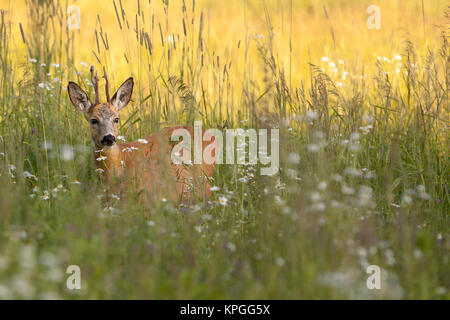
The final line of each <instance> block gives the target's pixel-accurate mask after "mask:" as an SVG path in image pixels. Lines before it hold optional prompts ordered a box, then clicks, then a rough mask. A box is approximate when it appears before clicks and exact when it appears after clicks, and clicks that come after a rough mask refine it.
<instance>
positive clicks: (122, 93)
mask: <svg viewBox="0 0 450 320" xmlns="http://www.w3.org/2000/svg"><path fill="white" fill-rule="evenodd" d="M133 85H134V81H133V78H128V79H127V80H125V82H124V83H122V85H121V86H120V88H119V90H117V92H116V93H115V94H114V95H113V97H112V99H111V103H112V104H113V105H114V106H115V107H116V108H117V109H119V110H122V109H123V108H125V106H126V105H127V104H128V102H130V99H131V94H132V93H133Z"/></svg>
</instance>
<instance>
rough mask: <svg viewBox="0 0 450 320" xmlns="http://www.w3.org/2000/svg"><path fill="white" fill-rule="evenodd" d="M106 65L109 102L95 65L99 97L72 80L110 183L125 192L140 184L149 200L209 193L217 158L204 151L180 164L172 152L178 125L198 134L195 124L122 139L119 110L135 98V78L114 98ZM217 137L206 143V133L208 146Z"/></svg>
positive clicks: (73, 96)
mask: <svg viewBox="0 0 450 320" xmlns="http://www.w3.org/2000/svg"><path fill="white" fill-rule="evenodd" d="M103 71H104V76H103V77H104V78H105V81H106V86H105V89H106V98H107V102H106V103H100V102H99V95H98V77H97V74H96V72H95V70H94V67H93V66H92V67H91V81H92V83H93V85H94V90H95V103H92V102H91V100H90V99H89V97H88V95H87V94H86V92H84V91H83V90H82V89H81V88H80V87H79V86H78V85H77V84H76V83H74V82H69V85H68V93H69V97H70V101H71V102H72V104H73V105H74V106H75V108H76V109H78V110H79V111H81V112H82V113H83V115H84V117H85V118H86V120H87V121H88V122H89V123H90V132H91V137H92V141H93V146H94V159H95V160H94V161H95V165H96V168H97V169H96V171H97V172H100V173H101V175H103V177H104V181H105V182H106V183H107V184H108V186H109V188H110V189H111V190H112V191H113V192H119V193H121V192H122V191H123V190H124V189H125V188H128V189H129V188H130V187H134V188H136V189H135V191H136V192H138V194H142V193H144V194H146V200H150V199H153V200H155V198H156V199H158V198H159V199H162V198H166V199H168V200H171V201H173V202H177V201H183V202H184V201H190V200H192V199H193V198H195V197H197V198H204V197H208V196H209V195H210V183H209V179H210V178H211V177H212V174H213V172H214V167H215V161H213V162H212V163H206V162H205V161H204V159H203V157H202V164H201V165H186V164H179V165H177V164H174V162H173V161H172V159H171V157H170V154H171V150H172V148H173V144H172V143H171V142H170V137H171V135H172V133H173V132H174V130H176V129H180V128H183V129H185V130H187V131H188V132H189V133H190V136H191V137H193V128H192V127H171V128H165V129H162V130H161V131H159V132H157V133H154V134H152V135H149V136H147V137H146V138H145V139H139V140H138V142H128V143H119V142H117V140H118V139H117V137H118V126H119V112H120V111H121V110H122V109H123V108H125V106H126V105H127V104H128V102H129V101H130V99H131V94H132V92H133V78H128V79H127V80H126V81H125V82H124V83H123V84H122V85H121V86H120V88H119V89H118V90H117V92H116V93H115V94H114V95H113V96H112V98H110V97H109V89H108V87H109V83H108V77H107V76H106V72H105V69H103ZM203 134H204V136H205V139H209V140H211V139H212V138H211V137H209V138H208V137H207V134H206V133H205V131H202V136H203ZM190 142H191V141H189V143H190ZM214 143H216V142H215V140H213V142H210V143H206V142H205V141H203V139H202V151H203V150H204V149H205V147H206V146H207V145H210V144H214ZM183 152H186V150H183ZM189 152H190V150H189ZM213 157H214V156H213ZM209 162H211V161H209ZM195 184H197V186H200V187H199V188H197V190H196V191H194V190H193V185H195Z"/></svg>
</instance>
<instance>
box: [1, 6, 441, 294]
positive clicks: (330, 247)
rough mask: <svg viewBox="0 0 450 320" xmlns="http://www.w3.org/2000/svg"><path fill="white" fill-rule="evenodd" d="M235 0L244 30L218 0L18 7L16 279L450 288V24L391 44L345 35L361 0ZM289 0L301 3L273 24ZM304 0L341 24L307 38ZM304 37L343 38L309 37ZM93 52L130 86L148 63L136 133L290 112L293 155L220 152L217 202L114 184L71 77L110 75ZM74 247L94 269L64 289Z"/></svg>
mask: <svg viewBox="0 0 450 320" xmlns="http://www.w3.org/2000/svg"><path fill="white" fill-rule="evenodd" d="M230 3H232V4H231V5H230V7H229V8H228V9H227V10H228V11H226V12H227V13H229V15H225V16H226V17H227V18H226V19H225V20H228V24H229V27H230V28H232V24H233V18H232V14H233V13H234V14H238V13H239V14H241V13H242V15H243V17H244V21H245V23H244V29H242V30H240V34H238V35H236V33H231V34H230V33H229V34H226V33H225V34H224V33H222V34H224V36H223V37H222V36H221V35H220V34H219V32H218V31H217V30H220V31H221V32H223V30H226V28H227V25H226V24H225V23H224V22H223V21H222V20H223V19H224V18H223V17H222V18H220V16H221V15H220V11H217V8H216V6H218V7H219V8H222V9H223V7H221V6H220V5H219V4H217V3H212V2H211V3H209V6H208V5H207V4H202V3H200V4H198V3H195V2H189V3H188V2H187V1H186V2H185V1H182V2H181V3H172V2H170V4H169V2H168V1H163V2H162V3H159V2H158V3H155V2H149V3H147V2H145V1H137V2H136V3H134V4H133V7H132V9H130V7H129V6H130V4H129V3H128V4H127V5H128V7H126V8H125V7H124V3H122V2H121V1H116V0H114V1H112V2H111V3H109V6H110V7H109V8H108V9H106V8H105V10H109V11H108V12H109V13H111V14H108V15H102V11H99V12H98V14H97V13H95V12H94V13H92V12H86V11H82V14H84V15H87V16H89V19H90V20H89V21H92V23H91V24H88V25H85V24H83V26H82V31H71V30H67V28H66V27H65V21H66V20H67V16H66V14H65V12H66V8H65V4H64V3H60V2H59V1H56V2H51V1H37V0H29V1H27V2H26V10H27V12H28V15H27V19H26V20H22V21H19V22H20V25H18V24H17V21H15V20H14V19H13V18H12V17H11V16H10V14H11V12H10V11H5V10H2V11H1V25H0V37H1V44H2V45H1V48H0V65H1V70H0V71H1V72H0V74H1V78H0V88H1V96H0V102H1V103H0V112H1V114H0V152H1V153H0V180H1V183H0V192H1V193H0V194H1V197H0V298H40V299H45V298H72V299H77V298H89V299H91V298H126V299H129V298H194V299H195V298H244V299H249V298H262V299H264V298H280V299H284V298H331V299H336V298H363V299H365V298H368V299H380V298H406V299H408V298H419V299H428V298H439V299H444V298H448V297H449V293H448V285H449V277H448V271H449V270H448V250H449V237H448V235H449V233H448V231H449V229H448V227H449V222H448V212H449V209H450V208H449V190H448V178H449V161H448V154H449V153H448V142H449V141H448V125H449V120H448V119H449V114H448V112H449V97H448V92H449V83H450V47H449V44H448V38H447V36H448V35H446V34H445V33H441V34H440V33H439V31H438V32H431V31H429V32H430V34H429V35H427V34H424V35H422V36H420V37H422V38H420V37H419V36H417V37H419V39H417V41H418V43H415V42H413V41H402V42H401V43H402V46H401V47H397V46H395V45H392V46H391V47H390V48H391V49H392V50H391V51H390V52H389V54H387V56H383V55H380V56H379V57H377V55H378V54H377V53H376V52H388V51H389V49H386V48H378V49H377V50H373V48H372V47H366V48H363V50H361V49H357V47H356V46H353V45H350V44H344V45H342V44H340V43H339V39H340V36H341V35H340V34H339V32H340V31H339V28H338V26H337V23H335V22H334V20H333V19H332V18H333V17H334V18H336V19H339V18H338V17H337V16H339V14H342V15H344V19H343V20H342V21H345V19H346V18H345V17H347V19H348V15H349V14H350V13H352V12H353V13H357V14H360V13H359V11H358V10H360V8H359V4H358V3H357V2H356V1H353V2H348V3H347V4H346V5H344V2H327V1H324V6H319V5H317V4H316V3H314V2H305V4H304V5H300V4H295V5H293V4H292V3H290V2H282V3H281V4H280V6H279V7H275V4H274V3H272V2H270V1H269V2H267V3H266V5H265V6H264V7H263V8H262V10H261V11H260V12H259V13H260V15H259V19H260V20H255V18H254V17H253V16H252V14H251V12H252V11H251V8H252V6H256V7H258V6H259V4H256V3H252V2H249V3H246V4H240V3H235V2H230ZM258 3H259V2H258ZM336 3H339V4H336ZM80 5H81V4H80ZM83 5H85V4H83ZM386 5H387V4H386ZM408 5H409V4H408ZM5 7H6V5H5ZM280 8H281V9H280ZM283 8H284V9H283ZM408 8H409V7H408ZM433 8H434V7H433ZM439 8H440V9H441V12H440V14H441V17H440V18H442V19H445V16H444V10H445V9H446V8H445V6H444V4H443V3H442V5H441V6H440V7H439ZM280 10H281V11H283V10H285V11H283V12H284V13H283V14H282V15H283V16H284V17H290V18H289V19H287V20H286V19H285V20H286V21H288V20H290V21H289V23H288V22H286V21H284V22H283V23H281V24H279V23H278V21H277V24H276V25H274V23H273V19H274V18H273V12H278V11H280ZM362 10H363V11H362V12H361V14H362V17H365V16H364V10H365V8H363V9H362ZM405 10H406V9H405ZM430 10H431V9H430ZM447 10H448V9H447ZM318 11H319V12H320V15H318V14H317V12H318ZM324 11H325V13H326V15H327V17H329V19H328V20H327V19H326V17H325V15H323V12H324ZM174 12H176V14H174ZM286 12H287V13H286ZM289 12H290V14H289ZM298 12H302V14H303V12H307V14H305V15H310V16H312V17H314V18H311V20H305V24H306V25H307V26H311V27H313V26H316V25H317V24H318V23H319V22H320V23H319V24H320V25H323V26H325V25H327V24H328V25H327V27H326V28H325V27H323V30H317V35H311V37H310V39H299V38H296V37H295V34H296V32H297V31H296V30H293V29H295V28H302V27H303V25H301V24H300V23H299V22H296V21H295V20H294V18H293V14H294V13H295V14H299V15H300V13H298ZM383 12H385V13H386V15H385V17H386V21H392V20H393V18H392V17H390V16H389V14H388V12H386V11H383ZM433 12H434V11H432V12H431V13H430V15H431V17H435V15H434V14H433ZM447 13H448V11H447ZM224 14H225V13H224ZM174 16H175V17H177V18H178V20H174V19H173V17H174ZM222 16H223V15H222ZM317 16H319V17H322V18H321V19H320V20H319V22H318V21H317V19H318V18H317ZM214 18H216V19H218V20H215V19H214ZM447 18H448V14H447ZM221 19H222V20H221ZM219 20H220V21H222V25H220V26H218V27H217V28H215V27H214V25H215V23H216V24H218V21H219ZM83 21H84V20H83ZM255 21H258V22H259V23H260V24H261V25H262V27H260V28H259V29H258V32H256V33H255V32H254V31H252V28H253V27H254V25H253V23H255ZM339 21H341V20H339ZM383 21H385V20H383ZM419 21H421V23H423V24H424V25H423V28H424V29H425V30H427V29H426V28H430V29H431V27H429V25H428V24H425V21H427V15H425V14H423V15H422V17H420V16H418V18H417V23H419ZM443 21H445V20H443ZM447 22H448V20H447ZM236 23H237V22H236ZM348 24H350V23H347V24H345V25H344V26H343V27H342V28H350V29H351V27H352V26H351V25H350V26H349V25H348ZM287 25H289V27H287ZM83 28H84V29H83ZM384 28H386V29H387V30H389V25H387V26H385V27H384ZM86 29H89V31H86ZM286 29H290V31H288V32H286ZM330 30H331V33H330ZM440 30H445V25H443V26H441V29H440ZM410 31H411V33H412V30H410ZM216 32H217V33H216ZM259 32H260V33H259ZM382 32H385V33H386V34H389V33H388V32H387V31H382ZM86 33H90V35H91V36H90V38H86ZM330 34H332V36H331V35H330ZM411 37H415V36H414V35H411ZM280 38H281V40H280ZM118 39H119V40H118ZM333 39H334V40H333ZM380 39H384V40H386V41H387V40H389V41H391V44H392V43H393V42H394V40H393V39H392V38H390V39H389V38H387V37H386V36H383V35H381V36H380ZM91 40H92V41H91ZM218 40H220V41H218ZM80 41H84V45H83V46H81V43H82V42H80ZM302 41H311V43H313V42H314V41H317V43H321V44H322V45H324V46H325V45H326V46H327V48H334V49H330V51H329V52H332V54H329V55H327V56H325V57H322V55H319V56H317V54H318V52H319V51H318V48H317V47H310V48H302V49H300V50H301V52H307V51H309V52H310V54H308V55H301V56H300V55H296V54H295V52H293V50H294V49H295V48H298V47H299V46H302V44H301V42H302ZM361 41H362V42H365V43H367V42H368V41H370V39H369V38H368V37H364V38H361ZM395 41H398V40H397V38H396V39H395ZM425 41H427V42H428V43H429V44H433V45H430V46H429V48H428V49H427V50H425V49H424V42H425ZM113 44H115V47H113V46H112V45H113ZM418 47H419V48H420V51H419V50H418ZM286 48H287V49H286ZM353 49H354V51H352V50H353ZM358 50H361V52H358V54H360V55H361V56H364V57H365V58H364V59H362V58H361V59H359V58H357V55H356V51H358ZM86 52H87V53H86ZM340 54H342V56H341V57H343V58H342V59H340V58H339V57H340ZM23 55H24V56H25V58H23ZM80 56H82V57H83V59H86V57H89V61H87V62H88V63H89V64H91V63H92V64H95V65H96V66H97V69H98V70H102V67H105V68H106V70H107V72H108V74H109V75H110V79H111V82H112V83H113V84H114V86H113V87H114V89H116V88H117V85H119V84H120V83H121V82H122V81H123V80H124V79H125V78H126V77H128V76H129V75H130V74H131V75H132V76H133V77H134V78H135V80H136V89H135V92H134V93H133V103H132V104H131V105H130V106H128V107H127V108H128V110H127V113H126V115H125V117H123V118H122V120H121V129H120V130H121V134H122V135H124V136H125V137H126V139H127V140H130V141H131V140H136V139H138V138H142V137H144V136H146V135H147V134H149V133H151V132H155V131H156V130H158V129H160V128H163V127H165V126H169V125H173V124H191V125H192V122H193V120H198V119H200V120H202V121H203V126H204V127H206V128H208V127H209V128H211V127H222V126H223V125H224V123H225V122H226V123H227V125H228V126H229V127H231V128H237V127H241V128H250V127H252V128H279V129H280V156H281V168H280V172H279V174H277V175H275V176H271V177H264V176H260V175H259V166H258V165H257V166H251V165H219V166H218V167H217V170H216V172H215V175H214V185H215V186H217V187H218V188H219V190H218V191H215V192H214V194H213V196H212V197H211V198H210V199H209V200H208V201H207V202H202V203H195V204H192V205H189V206H182V205H180V206H177V207H174V206H173V205H171V204H169V203H168V202H164V199H161V202H158V203H155V204H154V206H153V207H151V208H144V207H142V206H141V205H140V204H139V203H138V202H137V201H135V200H136V197H135V195H132V194H127V195H125V196H124V197H123V198H122V199H113V200H111V201H110V202H105V199H104V197H103V195H104V188H105V186H103V185H101V184H100V183H99V182H98V180H97V177H96V175H97V174H96V172H95V171H94V166H93V156H92V151H91V147H90V144H91V142H90V136H89V132H88V126H87V125H86V124H85V120H84V118H83V117H82V116H81V115H80V114H78V113H77V112H76V110H75V109H74V108H73V106H72V105H71V103H70V101H69V99H68V97H67V91H66V89H65V88H66V85H67V82H68V81H69V80H72V81H77V82H78V83H80V85H81V86H82V87H83V88H85V89H86V90H88V91H89V92H90V93H91V94H93V88H92V85H91V83H90V81H89V70H88V68H87V67H86V66H85V64H84V63H82V64H80V62H81V61H80ZM306 57H307V58H306ZM347 57H354V60H349V59H347ZM301 60H302V61H301ZM360 60H362V61H360ZM119 61H120V62H119ZM83 62H84V61H83ZM303 62H304V63H303ZM300 65H301V67H299V66H300ZM119 66H121V67H120V68H119ZM124 70H125V71H124ZM219 198H220V199H222V201H221V202H219ZM224 199H226V200H224ZM69 265H78V266H80V268H81V277H82V290H80V291H77V290H74V291H71V290H68V289H67V288H66V278H67V277H68V275H66V274H65V270H66V268H67V266H69ZM368 265H378V266H380V267H381V270H382V276H383V281H382V288H381V290H368V289H367V287H366V279H367V277H368V274H366V267H367V266H368Z"/></svg>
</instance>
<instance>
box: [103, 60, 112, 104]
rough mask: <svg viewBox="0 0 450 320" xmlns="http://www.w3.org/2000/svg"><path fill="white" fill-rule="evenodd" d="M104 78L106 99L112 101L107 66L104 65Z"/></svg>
mask: <svg viewBox="0 0 450 320" xmlns="http://www.w3.org/2000/svg"><path fill="white" fill-rule="evenodd" d="M103 78H104V79H105V92H106V101H108V102H111V99H110V98H109V80H108V76H107V75H106V69H105V67H103Z"/></svg>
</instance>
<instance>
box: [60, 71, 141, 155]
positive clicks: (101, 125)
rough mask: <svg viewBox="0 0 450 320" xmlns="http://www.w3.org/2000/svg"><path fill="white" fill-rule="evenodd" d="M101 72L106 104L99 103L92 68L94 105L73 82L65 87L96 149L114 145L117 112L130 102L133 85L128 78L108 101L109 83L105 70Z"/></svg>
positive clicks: (96, 83)
mask: <svg viewBox="0 0 450 320" xmlns="http://www.w3.org/2000/svg"><path fill="white" fill-rule="evenodd" d="M103 72H104V75H103V78H105V81H106V85H105V91H106V100H107V101H106V103H100V102H99V95H98V77H97V73H96V72H95V70H94V66H92V67H91V81H92V84H93V86H94V91H95V103H92V102H91V100H90V99H89V97H88V95H87V94H86V92H84V91H83V89H81V88H80V86H79V85H78V84H76V83H75V82H72V81H70V82H69V85H68V87H67V90H68V92H69V97H70V101H71V102H72V104H73V105H74V106H75V108H76V109H77V110H78V111H81V113H83V115H84V117H85V118H86V120H87V121H88V122H89V123H90V131H91V137H92V140H93V142H94V144H95V146H96V148H97V149H101V148H103V147H105V146H107V147H111V146H112V145H114V144H115V142H116V137H117V135H118V126H119V112H120V111H121V110H122V109H123V108H125V106H126V105H127V104H128V102H130V99H131V94H132V93H133V85H134V83H133V78H128V79H127V80H125V82H124V83H123V84H122V85H121V86H120V88H119V89H118V90H117V92H116V93H115V94H114V95H113V97H112V98H111V99H110V97H109V81H108V77H107V76H106V72H105V68H103Z"/></svg>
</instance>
